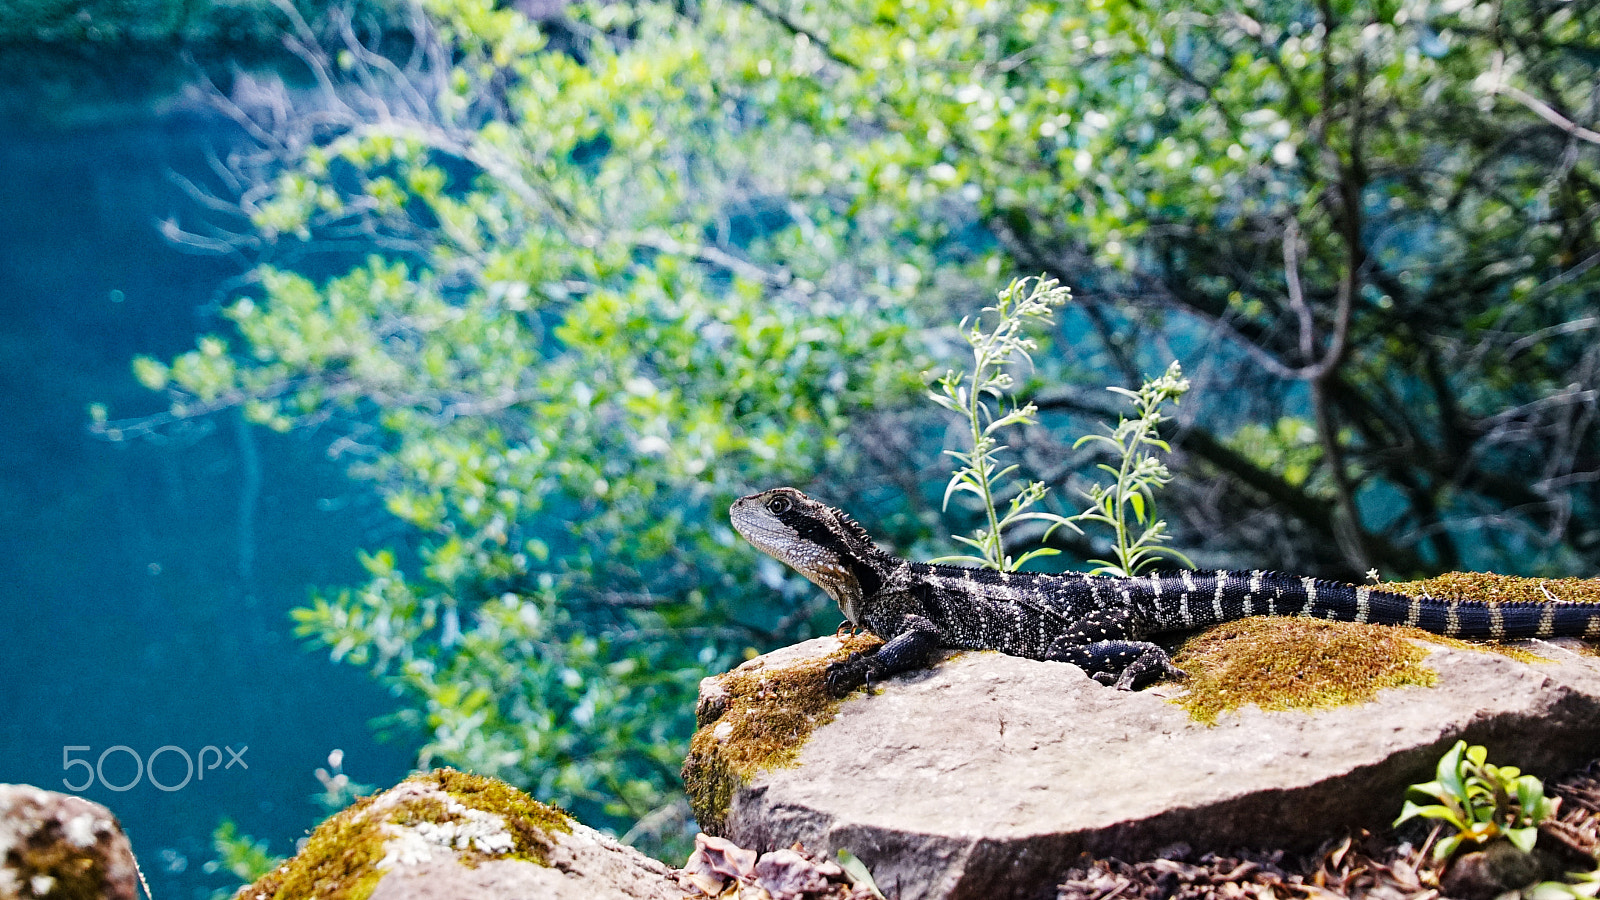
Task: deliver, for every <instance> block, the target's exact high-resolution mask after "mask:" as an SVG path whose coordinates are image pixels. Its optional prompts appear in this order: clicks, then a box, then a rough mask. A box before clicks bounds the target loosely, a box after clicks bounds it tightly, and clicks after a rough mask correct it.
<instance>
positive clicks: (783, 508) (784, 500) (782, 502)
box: [767, 497, 794, 516]
mask: <svg viewBox="0 0 1600 900" xmlns="http://www.w3.org/2000/svg"><path fill="white" fill-rule="evenodd" d="M793 508H794V503H793V502H791V501H790V500H789V498H788V497H773V498H772V499H771V500H768V501H767V511H768V512H770V513H772V514H773V515H775V516H781V515H783V514H784V513H786V512H788V511H789V510H791V509H793Z"/></svg>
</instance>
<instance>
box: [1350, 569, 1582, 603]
mask: <svg viewBox="0 0 1600 900" xmlns="http://www.w3.org/2000/svg"><path fill="white" fill-rule="evenodd" d="M1374 587H1377V588H1381V589H1382V590H1385V591H1394V592H1395V593H1397V594H1405V595H1406V596H1408V597H1438V598H1440V599H1450V598H1452V597H1459V598H1461V599H1463V600H1483V601H1487V602H1489V603H1548V602H1550V601H1551V600H1564V601H1568V602H1571V603H1600V578H1519V577H1517V576H1515V575H1496V574H1494V573H1493V572H1446V573H1445V574H1443V575H1440V576H1438V577H1435V578H1425V579H1423V580H1421V581H1399V582H1395V583H1393V584H1390V583H1388V582H1384V583H1383V584H1379V585H1374Z"/></svg>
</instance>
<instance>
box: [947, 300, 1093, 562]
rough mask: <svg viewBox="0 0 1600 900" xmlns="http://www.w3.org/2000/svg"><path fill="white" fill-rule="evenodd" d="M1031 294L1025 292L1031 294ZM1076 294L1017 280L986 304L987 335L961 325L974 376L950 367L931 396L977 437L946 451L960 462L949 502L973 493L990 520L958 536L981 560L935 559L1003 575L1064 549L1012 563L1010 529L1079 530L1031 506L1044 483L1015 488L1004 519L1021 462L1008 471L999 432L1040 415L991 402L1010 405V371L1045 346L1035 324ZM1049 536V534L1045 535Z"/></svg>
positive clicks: (1043, 550) (1038, 551) (1041, 550)
mask: <svg viewBox="0 0 1600 900" xmlns="http://www.w3.org/2000/svg"><path fill="white" fill-rule="evenodd" d="M1025 289H1026V290H1025ZM1070 296H1071V293H1070V292H1069V291H1068V290H1067V289H1066V288H1064V287H1061V286H1060V284H1059V283H1058V282H1056V281H1055V280H1053V279H1044V278H1036V279H1034V280H1033V287H1032V288H1028V287H1027V281H1026V280H1013V281H1012V282H1011V283H1010V284H1009V285H1007V286H1006V288H1005V290H1003V291H1001V292H1000V294H999V297H998V299H997V301H996V302H995V305H994V306H988V307H984V310H983V311H984V312H992V313H994V314H995V319H996V321H995V324H994V327H993V328H991V329H989V330H985V329H984V328H983V324H982V322H981V321H979V322H974V323H973V324H972V327H971V328H970V329H968V327H967V325H968V323H967V320H966V319H962V320H961V326H960V327H961V329H962V330H963V331H964V332H965V337H966V340H967V345H968V346H970V347H971V348H972V357H973V361H972V374H971V375H970V376H969V375H967V373H965V372H957V371H955V370H953V369H952V370H950V371H947V372H945V374H944V377H942V378H940V379H939V381H938V385H939V391H938V392H937V393H932V392H930V393H929V394H928V396H929V397H930V398H932V399H933V402H934V403H937V404H938V405H940V406H942V407H944V408H945V409H947V410H950V411H951V412H953V413H956V414H958V415H960V416H961V417H962V418H963V419H964V420H965V423H966V425H967V427H968V430H969V433H970V435H971V439H972V445H971V446H972V449H971V450H946V451H945V453H947V454H949V455H950V456H952V457H955V460H956V462H958V463H960V464H961V465H960V466H958V467H957V468H956V470H955V471H954V472H953V473H952V474H951V476H950V481H949V483H948V484H947V485H946V486H945V490H944V505H945V506H946V507H948V506H949V504H950V498H951V496H953V495H955V494H958V493H967V494H971V495H972V496H973V497H974V498H975V499H976V501H977V504H978V508H979V510H980V511H981V512H982V513H983V514H984V516H986V517H987V519H988V523H989V524H988V526H987V527H979V528H978V529H977V530H976V531H975V532H974V533H973V536H972V537H965V536H963V535H955V539H956V540H957V541H960V542H961V543H963V544H966V545H967V546H969V547H972V548H973V549H974V550H977V551H978V552H979V553H980V554H982V555H981V556H968V555H959V556H945V557H940V558H939V559H938V560H935V561H936V562H955V563H973V564H975V565H979V566H984V567H987V568H991V569H999V570H1000V571H1002V572H1009V571H1014V570H1016V569H1018V568H1021V567H1022V564H1023V563H1026V562H1027V561H1028V560H1030V559H1033V558H1035V557H1038V556H1050V555H1054V554H1056V553H1059V552H1061V551H1059V550H1057V549H1055V548H1053V547H1037V548H1035V549H1033V550H1029V551H1028V552H1027V553H1024V554H1022V555H1021V556H1020V557H1017V558H1015V559H1013V558H1012V557H1011V556H1010V555H1009V554H1007V553H1006V551H1005V544H1004V537H1005V533H1006V530H1007V529H1008V528H1010V527H1011V526H1013V525H1015V524H1017V523H1019V522H1027V521H1043V522H1048V523H1050V524H1049V528H1050V530H1054V529H1056V528H1057V527H1059V526H1061V525H1067V526H1068V527H1072V525H1071V522H1070V521H1068V520H1067V519H1065V518H1063V517H1062V516H1059V515H1056V514H1055V513H1050V512H1044V511H1041V510H1030V509H1029V508H1030V507H1031V506H1033V505H1034V504H1035V503H1038V502H1039V501H1040V500H1042V499H1044V496H1045V494H1046V492H1047V490H1048V489H1047V488H1046V487H1045V486H1044V484H1043V483H1042V482H1039V481H1029V482H1026V483H1022V484H1018V485H1016V486H1015V488H1014V490H1012V494H1011V500H1010V502H1009V503H1008V505H1007V507H1006V511H1005V514H1004V515H1001V514H1000V513H999V511H998V510H997V508H996V506H997V504H998V502H999V501H998V499H997V496H998V495H999V494H1000V492H1001V491H1002V490H1003V489H1004V488H1005V487H1006V480H1007V479H1008V478H1010V477H1011V476H1012V475H1013V474H1014V473H1015V472H1016V471H1017V468H1018V467H1017V466H1016V465H1010V466H1005V467H1001V465H1000V461H999V455H1000V453H1001V452H1002V451H1004V450H1005V449H1006V445H1004V444H1002V443H1000V439H999V438H997V437H996V436H995V435H996V434H997V433H998V432H1000V431H1001V430H1002V429H1005V428H1008V427H1010V426H1012V425H1026V424H1030V423H1032V422H1033V421H1034V413H1035V412H1037V411H1038V410H1037V409H1036V408H1035V407H1034V406H1033V405H1032V404H1031V403H1030V404H1025V405H1023V406H1013V407H1012V408H1011V409H1010V410H1009V411H1003V410H1002V411H1001V412H1000V413H999V414H997V413H996V410H995V409H994V408H993V407H991V406H990V401H991V400H993V402H995V403H997V404H1002V405H1003V404H1004V403H1005V402H1006V400H1007V392H1008V391H1009V390H1010V389H1011V387H1012V386H1013V385H1014V384H1015V383H1016V382H1015V379H1014V378H1013V377H1012V376H1011V373H1010V372H1009V371H1007V370H1008V369H1009V368H1010V367H1012V366H1014V365H1016V364H1017V362H1018V360H1019V359H1022V360H1030V361H1031V359H1030V357H1029V356H1028V353H1029V352H1030V351H1033V350H1037V349H1038V345H1037V344H1036V343H1034V341H1033V339H1032V338H1029V337H1027V335H1026V331H1025V329H1026V328H1027V326H1028V324H1029V320H1035V321H1044V322H1048V321H1050V311H1051V309H1052V308H1054V307H1056V306H1060V305H1061V304H1063V303H1065V302H1067V299H1068V298H1069V297H1070ZM1045 536H1046V537H1048V536H1049V531H1047V532H1046V533H1045Z"/></svg>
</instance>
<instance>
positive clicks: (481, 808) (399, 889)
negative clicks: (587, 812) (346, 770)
mask: <svg viewBox="0 0 1600 900" xmlns="http://www.w3.org/2000/svg"><path fill="white" fill-rule="evenodd" d="M689 896H690V893H689V892H688V891H686V890H685V889H684V888H682V887H681V886H679V884H678V882H677V881H676V879H675V878H674V876H673V870H672V869H671V868H669V867H668V866H666V865H665V864H663V863H660V862H658V861H656V860H654V859H651V858H650V857H648V856H645V855H644V854H642V853H640V852H639V851H637V850H634V849H633V848H631V847H627V846H624V845H622V844H619V843H618V842H617V841H616V840H614V839H612V838H609V837H606V836H605V835H603V834H601V833H600V832H598V831H595V830H594V829H592V828H589V827H587V826H585V825H583V824H581V823H579V822H577V821H575V820H573V819H572V818H570V817H569V816H567V815H566V814H565V813H562V812H561V811H560V810H557V809H554V808H552V807H549V806H545V805H543V804H541V803H538V802H536V801H534V800H533V799H531V798H529V797H528V796H527V795H526V794H523V793H522V792H520V791H517V790H516V789H514V788H512V787H510V786H508V785H506V784H504V783H503V782H499V781H496V780H494V779H491V778H483V777H479V776H475V775H467V774H463V773H461V772H457V771H454V770H452V769H439V770H437V771H434V772H430V773H428V774H425V775H417V776H414V777H412V778H409V779H407V780H406V781H403V782H401V783H400V784H399V785H396V786H395V787H393V788H390V789H389V790H387V791H384V792H383V793H381V794H378V795H376V796H374V797H369V798H364V799H362V800H359V801H357V802H356V803H355V804H354V805H353V806H351V807H349V808H347V809H345V810H344V811H342V812H340V813H339V814H338V815H335V816H334V817H333V818H331V819H329V820H328V821H326V822H324V823H322V825H320V826H318V827H317V830H316V831H315V832H313V833H312V835H311V838H310V840H309V841H307V843H306V846H305V847H304V849H302V850H301V851H300V853H299V854H298V855H297V856H295V857H294V858H293V859H291V860H289V861H287V862H285V863H284V864H283V865H282V866H280V867H279V868H278V869H276V870H274V871H273V872H271V873H269V874H268V875H266V876H265V877H263V878H262V879H261V880H260V881H257V882H256V883H255V884H253V885H249V886H247V887H244V888H241V889H240V891H239V894H238V895H237V898H236V900H304V898H309V897H363V898H365V897H371V898H372V900H425V898H426V900H433V898H437V900H512V898H518V900H521V898H530V897H538V898H548V900H684V898H687V897H689Z"/></svg>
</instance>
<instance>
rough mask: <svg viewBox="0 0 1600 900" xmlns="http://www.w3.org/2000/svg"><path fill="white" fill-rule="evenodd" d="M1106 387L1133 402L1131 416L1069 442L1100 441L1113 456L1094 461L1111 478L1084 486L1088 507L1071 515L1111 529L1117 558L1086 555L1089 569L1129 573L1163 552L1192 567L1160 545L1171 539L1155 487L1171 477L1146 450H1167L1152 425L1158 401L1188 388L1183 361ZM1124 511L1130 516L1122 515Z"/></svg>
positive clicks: (1162, 417) (1161, 418)
mask: <svg viewBox="0 0 1600 900" xmlns="http://www.w3.org/2000/svg"><path fill="white" fill-rule="evenodd" d="M1109 390H1111V391H1112V392H1113V393H1116V394H1120V395H1122V396H1123V397H1126V398H1127V399H1128V401H1129V402H1130V403H1132V404H1133V409H1134V413H1135V415H1134V417H1133V418H1131V419H1130V418H1127V417H1126V416H1124V417H1121V418H1119V419H1118V421H1117V426H1116V427H1115V428H1112V429H1110V434H1086V435H1084V436H1083V437H1081V438H1079V439H1078V442H1077V443H1076V444H1075V445H1074V446H1083V445H1084V444H1104V445H1106V446H1107V447H1108V448H1110V450H1111V452H1112V456H1113V457H1114V458H1115V459H1116V460H1117V465H1115V466H1111V465H1107V464H1105V463H1099V464H1097V467H1098V468H1099V469H1100V470H1101V471H1102V472H1105V473H1106V474H1108V475H1110V476H1111V483H1110V484H1102V483H1094V484H1091V485H1090V486H1089V489H1088V491H1087V492H1086V493H1087V499H1088V501H1089V506H1088V508H1086V509H1085V510H1084V511H1083V512H1080V513H1078V514H1077V515H1076V516H1073V517H1072V521H1074V522H1096V523H1099V524H1101V525H1105V526H1108V527H1110V529H1111V532H1112V535H1113V537H1112V550H1113V552H1115V554H1116V557H1117V558H1116V560H1114V561H1107V560H1103V559H1097V560H1092V562H1094V563H1097V564H1098V567H1097V568H1096V569H1095V570H1094V572H1095V574H1098V575H1116V576H1120V577H1124V578H1131V577H1133V576H1135V575H1138V574H1139V573H1140V572H1141V571H1143V570H1144V569H1146V568H1148V567H1149V566H1151V565H1154V564H1155V563H1156V562H1157V561H1158V560H1160V559H1163V558H1167V559H1175V560H1178V561H1179V562H1181V563H1183V564H1184V565H1186V566H1189V567H1190V568H1193V567H1194V563H1193V561H1191V560H1190V559H1189V557H1187V556H1185V555H1184V554H1183V553H1181V552H1179V551H1177V550H1174V549H1172V548H1171V547H1163V546H1161V545H1162V544H1163V543H1165V542H1167V541H1169V540H1171V535H1169V534H1168V533H1167V523H1166V522H1165V521H1164V520H1162V519H1160V518H1158V517H1157V516H1156V497H1155V492H1156V489H1157V488H1159V487H1161V486H1162V485H1164V484H1167V483H1168V482H1170V481H1171V480H1172V473H1171V472H1170V471H1168V469H1167V466H1166V464H1165V463H1163V462H1162V461H1161V460H1160V458H1158V457H1157V456H1156V455H1155V453H1154V452H1152V451H1154V450H1160V451H1162V452H1163V453H1170V452H1172V447H1171V446H1169V445H1168V444H1167V442H1166V441H1164V440H1162V439H1161V436H1160V432H1159V430H1158V428H1159V426H1160V425H1161V423H1162V422H1163V421H1165V420H1166V419H1167V416H1165V415H1163V414H1162V412H1161V410H1162V407H1164V406H1165V405H1166V404H1167V403H1169V402H1170V403H1177V402H1178V398H1180V397H1182V396H1183V395H1184V394H1185V393H1186V392H1187V391H1188V390H1189V380H1188V379H1187V378H1184V377H1183V367H1182V366H1180V365H1178V363H1177V361H1176V360H1174V361H1173V362H1172V364H1171V365H1169V366H1167V370H1166V371H1165V372H1163V373H1162V374H1161V375H1160V376H1158V377H1156V378H1152V379H1150V380H1148V381H1146V382H1145V383H1144V384H1142V385H1140V386H1139V389H1138V390H1137V391H1130V390H1128V389H1126V388H1119V387H1112V388H1110V389H1109ZM1130 511H1131V512H1132V513H1133V521H1129V519H1128V513H1129V512H1130Z"/></svg>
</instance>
